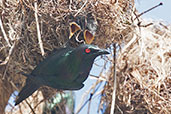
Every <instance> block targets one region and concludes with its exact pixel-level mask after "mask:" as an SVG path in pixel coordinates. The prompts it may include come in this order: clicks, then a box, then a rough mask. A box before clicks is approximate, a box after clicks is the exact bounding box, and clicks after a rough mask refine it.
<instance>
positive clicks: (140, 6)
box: [135, 0, 171, 24]
mask: <svg viewBox="0 0 171 114" xmlns="http://www.w3.org/2000/svg"><path fill="white" fill-rule="evenodd" d="M135 2H136V8H137V10H138V11H139V12H140V13H141V12H143V11H145V10H147V9H149V8H151V7H153V6H155V5H157V4H159V3H160V2H162V3H163V5H162V6H159V7H157V8H155V9H153V10H151V11H150V12H148V13H146V14H144V15H142V18H147V19H149V18H150V19H154V20H162V21H165V22H167V23H169V24H171V0H135Z"/></svg>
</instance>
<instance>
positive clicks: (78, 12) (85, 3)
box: [74, 0, 87, 17]
mask: <svg viewBox="0 0 171 114" xmlns="http://www.w3.org/2000/svg"><path fill="white" fill-rule="evenodd" d="M86 4H87V0H86V1H85V2H84V4H83V5H82V6H81V8H80V9H79V10H78V12H77V13H76V14H75V15H74V17H76V16H77V15H78V14H79V13H80V12H81V10H82V9H83V8H84V6H85V5H86Z"/></svg>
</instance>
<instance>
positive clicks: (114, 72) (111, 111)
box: [110, 43, 116, 114]
mask: <svg viewBox="0 0 171 114" xmlns="http://www.w3.org/2000/svg"><path fill="white" fill-rule="evenodd" d="M113 52H114V55H113V67H114V71H113V77H114V82H113V94H112V104H111V110H110V114H114V110H115V99H116V43H114V44H113Z"/></svg>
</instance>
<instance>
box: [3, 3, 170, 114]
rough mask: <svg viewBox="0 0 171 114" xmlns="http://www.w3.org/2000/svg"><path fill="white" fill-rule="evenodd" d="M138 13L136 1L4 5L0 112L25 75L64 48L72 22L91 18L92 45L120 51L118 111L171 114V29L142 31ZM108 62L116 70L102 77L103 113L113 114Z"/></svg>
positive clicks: (49, 93) (44, 90)
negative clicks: (58, 49)
mask: <svg viewBox="0 0 171 114" xmlns="http://www.w3.org/2000/svg"><path fill="white" fill-rule="evenodd" d="M134 11H135V9H134V1H133V0H118V1H116V2H113V1H112V0H111V1H110V2H109V1H107V0H89V1H88V0H85V1H83V0H74V1H69V0H58V1H55V0H54V1H48V0H42V1H39V0H38V1H37V2H34V0H29V1H28V0H27V1H26V0H20V1H15V0H12V1H10V0H6V1H3V2H2V5H1V6H0V13H1V17H0V18H1V22H2V24H0V25H1V31H0V90H1V93H0V98H1V99H3V100H1V101H0V104H1V108H0V112H4V110H5V107H6V105H7V104H9V103H8V99H9V98H10V96H11V94H12V93H13V92H14V91H16V90H17V91H18V90H21V88H22V87H23V86H24V84H25V79H26V78H25V77H24V76H22V75H21V74H20V72H25V73H31V71H32V70H33V69H34V68H35V66H36V65H37V64H38V63H39V62H40V61H41V60H43V58H45V57H46V56H47V55H49V54H50V53H51V52H52V51H53V50H54V49H56V48H59V47H63V46H64V44H65V43H66V42H67V41H68V38H69V25H70V23H71V22H75V21H77V19H80V20H81V21H85V20H91V19H92V20H93V22H95V23H96V24H97V25H96V26H97V28H96V32H95V34H94V35H95V39H94V40H93V42H92V44H95V45H98V46H99V47H102V48H107V47H109V46H111V45H112V44H113V43H117V44H118V45H119V46H120V47H121V51H119V52H118V56H117V63H116V64H117V69H116V71H117V94H116V104H115V107H116V108H115V111H117V112H118V113H119V112H120V113H121V112H123V113H138V111H143V112H144V113H169V112H170V111H171V109H170V107H169V106H170V105H171V104H169V103H170V102H169V98H170V97H171V96H170V94H169V93H170V92H171V91H170V89H171V88H170V86H169V83H170V72H169V71H171V69H170V68H171V67H170V66H171V64H170V63H171V60H170V56H171V54H170V50H169V49H170V48H169V47H171V45H170V44H169V42H171V41H170V40H171V33H170V30H171V29H170V28H168V27H165V26H162V25H158V26H156V25H152V26H147V27H140V26H139V24H137V23H139V22H137V20H136V19H135V16H136V15H135V13H134ZM90 14H91V18H89V16H90ZM82 18H83V20H82ZM39 33H40V34H41V37H40V36H38V34H39ZM107 59H108V61H110V65H111V67H110V70H109V71H108V73H106V75H105V76H102V75H100V77H103V78H105V81H106V82H107V84H106V85H105V87H104V89H103V91H102V92H101V95H103V97H102V98H101V105H100V107H99V110H100V109H103V108H104V107H103V106H104V105H103V104H107V105H106V108H107V109H106V113H109V110H110V105H111V102H112V91H113V81H114V80H113V69H114V67H113V60H112V59H111V58H110V57H109V58H107ZM107 59H106V60H107ZM99 72H100V71H99ZM99 80H100V78H99ZM97 82H98V83H100V81H97ZM94 88H95V87H94ZM41 90H42V93H39V94H40V96H42V99H44V100H46V99H48V98H50V97H51V96H53V95H54V94H55V93H56V90H54V89H50V88H48V87H43V88H41ZM32 96H33V98H34V95H32ZM36 98H39V97H36ZM42 99H38V100H36V101H37V103H35V104H34V106H33V105H31V107H33V108H30V106H28V107H29V108H30V110H32V112H33V110H34V109H36V108H37V107H38V105H40V104H41V103H42V102H43V101H44V100H42ZM28 102H30V101H28ZM22 104H23V103H21V104H20V105H22ZM28 104H29V103H28ZM41 106H42V105H41ZM41 106H40V107H41ZM20 108H21V107H20ZM21 109H22V108H21ZM39 110H41V108H40V109H39ZM11 113H12V111H11Z"/></svg>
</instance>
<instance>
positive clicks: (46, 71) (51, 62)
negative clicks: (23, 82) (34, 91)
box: [31, 47, 72, 76]
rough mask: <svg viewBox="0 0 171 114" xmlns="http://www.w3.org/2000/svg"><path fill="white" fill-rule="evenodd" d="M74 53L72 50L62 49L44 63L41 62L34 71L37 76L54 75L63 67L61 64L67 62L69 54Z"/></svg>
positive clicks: (33, 73)
mask: <svg viewBox="0 0 171 114" xmlns="http://www.w3.org/2000/svg"><path fill="white" fill-rule="evenodd" d="M70 51H72V48H69V47H68V48H60V49H58V50H56V51H55V52H53V53H52V54H50V55H49V56H48V57H47V58H45V59H44V60H43V61H42V62H40V63H39V64H38V65H37V66H36V67H35V69H34V70H33V71H32V73H31V74H32V75H35V76H48V75H54V73H55V72H57V70H58V69H59V68H60V67H62V66H61V65H62V64H61V63H62V62H63V61H65V59H66V56H67V54H68V53H69V52H70ZM57 68H58V69H57Z"/></svg>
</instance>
